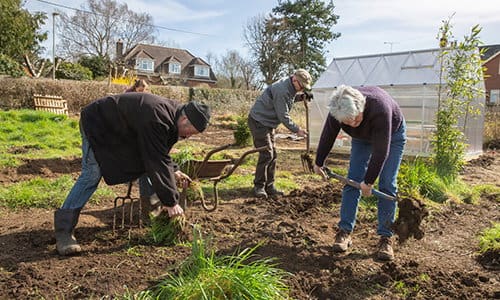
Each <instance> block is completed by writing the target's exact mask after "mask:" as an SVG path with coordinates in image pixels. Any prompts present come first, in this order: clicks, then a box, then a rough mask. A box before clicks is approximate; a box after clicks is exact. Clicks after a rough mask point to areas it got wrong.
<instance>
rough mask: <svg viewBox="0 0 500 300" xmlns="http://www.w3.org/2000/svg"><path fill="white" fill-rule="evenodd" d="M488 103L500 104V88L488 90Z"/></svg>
mask: <svg viewBox="0 0 500 300" xmlns="http://www.w3.org/2000/svg"><path fill="white" fill-rule="evenodd" d="M490 104H500V90H491V91H490Z"/></svg>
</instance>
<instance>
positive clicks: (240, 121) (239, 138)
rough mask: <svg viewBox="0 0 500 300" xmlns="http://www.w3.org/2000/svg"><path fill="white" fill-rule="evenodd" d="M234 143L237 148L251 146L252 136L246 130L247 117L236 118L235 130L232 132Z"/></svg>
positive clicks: (248, 129)
mask: <svg viewBox="0 0 500 300" xmlns="http://www.w3.org/2000/svg"><path fill="white" fill-rule="evenodd" d="M233 135H234V141H235V144H236V145H238V146H248V145H250V144H251V142H252V140H251V137H252V134H251V133H250V128H248V123H247V117H246V116H238V118H237V119H236V129H235V130H234V133H233Z"/></svg>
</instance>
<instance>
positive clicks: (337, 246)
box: [333, 228, 352, 252]
mask: <svg viewBox="0 0 500 300" xmlns="http://www.w3.org/2000/svg"><path fill="white" fill-rule="evenodd" d="M351 245H352V239H351V234H350V233H349V232H347V231H345V230H343V229H340V228H339V229H338V230H337V234H336V235H335V243H334V244H333V251H335V252H346V251H347V249H348V248H349V247H351Z"/></svg>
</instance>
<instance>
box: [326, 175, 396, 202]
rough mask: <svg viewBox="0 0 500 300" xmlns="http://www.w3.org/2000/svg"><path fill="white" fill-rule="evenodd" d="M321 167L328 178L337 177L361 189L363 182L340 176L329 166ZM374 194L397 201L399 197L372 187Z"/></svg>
mask: <svg viewBox="0 0 500 300" xmlns="http://www.w3.org/2000/svg"><path fill="white" fill-rule="evenodd" d="M321 169H322V170H323V171H324V172H325V173H326V175H327V176H328V178H334V179H337V180H339V181H341V182H343V183H344V184H347V185H349V186H352V187H355V188H357V189H361V184H360V183H359V182H357V181H354V180H352V179H349V178H346V177H344V176H340V175H339V174H336V173H334V172H333V171H332V170H330V169H329V168H328V167H322V168H321ZM372 194H373V195H375V196H378V197H382V198H385V199H387V200H392V201H397V197H394V196H391V195H387V194H386V193H384V192H381V191H379V190H377V189H375V188H372Z"/></svg>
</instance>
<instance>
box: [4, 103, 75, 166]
mask: <svg viewBox="0 0 500 300" xmlns="http://www.w3.org/2000/svg"><path fill="white" fill-rule="evenodd" d="M0 122H1V124H2V126H0V167H2V166H18V165H19V164H20V163H21V161H22V160H24V159H40V158H42V157H43V158H44V159H50V158H54V159H60V158H61V157H70V156H74V155H80V153H81V138H80V133H79V130H78V121H77V120H74V119H69V118H68V117H67V116H65V115H56V114H53V113H49V112H43V111H34V110H10V111H0Z"/></svg>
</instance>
